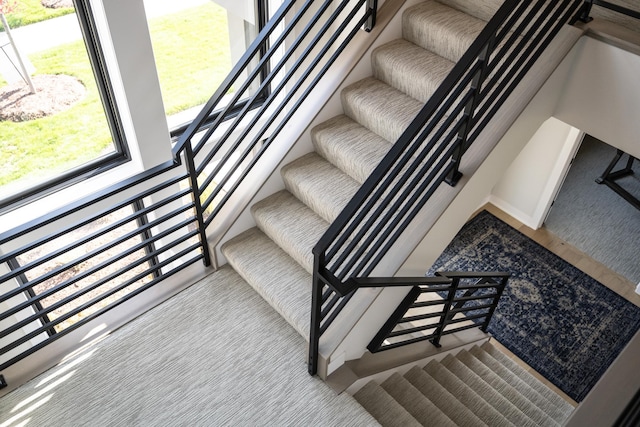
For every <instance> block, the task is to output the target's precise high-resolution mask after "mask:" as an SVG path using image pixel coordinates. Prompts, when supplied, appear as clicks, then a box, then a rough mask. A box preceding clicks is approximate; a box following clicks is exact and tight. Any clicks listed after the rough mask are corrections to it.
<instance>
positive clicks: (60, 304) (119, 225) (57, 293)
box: [0, 162, 206, 371]
mask: <svg viewBox="0 0 640 427" xmlns="http://www.w3.org/2000/svg"><path fill="white" fill-rule="evenodd" d="M188 178H189V177H188V175H187V174H186V171H185V170H184V168H183V167H181V164H180V163H178V162H176V163H174V162H171V163H169V164H165V165H162V166H159V167H157V168H155V169H153V170H150V171H148V172H146V173H143V174H140V175H138V176H136V177H133V178H131V179H128V180H126V181H123V182H120V183H118V184H117V185H114V186H112V187H109V188H107V189H106V190H103V191H101V192H99V193H96V194H93V195H91V196H90V197H87V198H85V199H83V200H81V201H79V202H77V203H74V204H73V205H70V206H66V207H65V208H63V209H60V210H59V211H56V212H53V213H51V214H48V215H45V216H42V217H40V218H38V219H36V220H33V221H31V222H28V223H26V224H23V225H22V226H20V227H17V228H14V229H13V230H10V231H7V232H4V233H2V234H0V246H1V247H2V248H3V253H2V254H1V255H0V265H3V264H4V265H7V266H9V268H8V269H7V272H5V273H4V274H2V275H0V285H1V286H2V293H0V303H4V304H3V305H4V306H5V307H6V308H5V309H4V310H3V311H2V312H0V322H3V324H4V325H5V326H4V327H3V328H2V329H1V330H0V340H2V341H1V342H2V343H3V345H2V347H1V348H0V354H1V355H3V356H5V360H4V361H3V363H1V364H0V371H1V370H3V369H6V368H7V367H8V366H10V365H12V364H14V363H16V362H17V361H18V360H21V359H22V358H24V357H26V356H28V355H29V354H32V353H34V352H35V351H37V350H39V349H41V348H43V347H45V346H46V345H48V344H49V343H51V342H52V341H54V340H57V339H59V338H61V337H62V336H64V335H66V334H68V333H70V332H72V331H73V330H75V329H77V328H78V327H80V326H82V325H84V324H85V323H86V322H88V321H89V320H92V319H94V318H96V317H97V316H100V315H101V314H103V313H105V312H106V311H108V310H111V309H113V308H114V307H116V306H118V305H120V304H122V303H124V302H125V301H128V300H129V299H131V298H133V297H134V296H135V295H138V294H139V293H141V292H143V291H145V290H146V289H149V288H151V287H153V286H155V285H156V284H158V283H159V282H161V281H162V280H164V279H166V278H168V277H170V276H172V275H174V274H176V273H177V272H179V271H181V270H183V269H185V268H187V267H189V266H190V265H192V264H194V263H195V262H197V261H200V260H205V262H206V256H205V251H204V250H203V248H204V247H205V246H206V245H205V244H203V242H202V241H201V240H200V239H199V234H198V227H197V219H196V216H195V210H194V207H195V204H194V203H193V199H194V197H193V191H192V189H191V187H190V186H189V182H188ZM154 181H156V183H155V185H154V184H153V183H154ZM96 205H104V206H106V207H105V208H103V209H98V212H95V209H94V208H95V206H96ZM89 211H93V213H91V214H88V212H89ZM52 230H55V231H52ZM19 331H23V332H24V333H18V332H19ZM25 331H26V332H25ZM9 354H13V356H12V357H7V355H9Z"/></svg>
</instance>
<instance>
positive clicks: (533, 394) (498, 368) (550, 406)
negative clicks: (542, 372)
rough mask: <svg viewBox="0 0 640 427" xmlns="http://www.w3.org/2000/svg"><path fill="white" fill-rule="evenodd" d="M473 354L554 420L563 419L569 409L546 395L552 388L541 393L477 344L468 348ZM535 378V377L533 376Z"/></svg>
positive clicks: (549, 393)
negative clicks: (559, 405) (558, 404)
mask: <svg viewBox="0 0 640 427" xmlns="http://www.w3.org/2000/svg"><path fill="white" fill-rule="evenodd" d="M469 353H471V354H472V355H473V356H475V357H476V358H477V359H478V360H479V361H480V362H482V363H483V364H484V365H485V366H487V367H488V368H489V369H491V370H492V371H493V372H495V373H496V375H498V377H500V378H502V379H503V380H505V381H506V382H507V383H508V384H509V385H511V386H512V387H514V388H516V389H518V391H520V393H522V394H523V395H525V396H526V397H527V398H528V399H529V400H531V401H532V402H533V403H535V404H536V406H538V407H539V408H540V409H542V410H543V411H544V412H545V413H547V414H549V416H551V418H553V419H554V420H556V421H558V422H561V421H564V420H565V419H566V418H567V417H568V416H569V414H570V413H571V411H566V408H561V407H558V406H556V404H555V403H554V402H552V401H551V400H549V399H548V398H547V395H555V396H557V394H556V393H553V391H552V390H550V389H548V388H547V389H546V391H547V393H544V394H541V393H540V392H538V390H537V389H535V388H533V387H532V386H531V385H530V384H529V383H528V382H526V381H525V380H524V379H523V378H520V377H519V376H518V375H516V374H514V373H513V372H512V371H510V370H509V369H508V368H507V367H505V366H504V365H502V364H501V363H500V362H498V361H497V360H496V359H494V358H493V357H492V356H491V355H490V354H489V353H487V352H486V351H484V350H483V349H481V348H480V347H478V346H474V347H473V348H472V349H471V350H469ZM534 379H535V378H534Z"/></svg>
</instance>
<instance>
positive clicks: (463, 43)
mask: <svg viewBox="0 0 640 427" xmlns="http://www.w3.org/2000/svg"><path fill="white" fill-rule="evenodd" d="M485 25H486V22H485V21H483V20H481V19H478V18H475V17H473V16H470V15H467V14H466V13H464V12H460V11H458V10H456V9H453V8H450V7H448V6H445V5H443V4H441V3H439V2H437V1H434V0H429V1H425V2H422V3H419V4H417V5H415V6H412V7H410V8H408V9H407V10H406V11H405V12H404V14H403V16H402V36H403V38H404V39H406V40H408V41H410V42H412V43H414V44H417V45H418V46H421V47H423V48H424V49H427V50H429V51H431V52H433V53H435V54H437V55H440V56H442V57H443V58H446V59H448V60H450V61H453V62H457V61H458V60H459V59H460V58H461V57H462V55H463V54H464V53H465V52H466V50H467V49H468V48H469V46H470V45H471V43H473V41H474V40H475V39H476V37H477V36H478V34H480V32H481V31H482V29H483V28H484V26H485Z"/></svg>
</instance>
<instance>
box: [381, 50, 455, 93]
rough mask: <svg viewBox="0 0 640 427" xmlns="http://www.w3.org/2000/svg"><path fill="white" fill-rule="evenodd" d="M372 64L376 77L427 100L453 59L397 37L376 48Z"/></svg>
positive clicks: (451, 65) (445, 74) (448, 70)
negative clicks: (450, 59)
mask: <svg viewBox="0 0 640 427" xmlns="http://www.w3.org/2000/svg"><path fill="white" fill-rule="evenodd" d="M372 65H373V76H374V77H375V78H377V79H378V80H381V81H383V82H385V83H387V84H388V85H390V86H393V87H394V88H396V89H398V90H400V91H402V92H404V93H406V94H407V95H409V96H411V97H412V98H415V99H417V100H419V101H422V102H427V100H428V99H429V98H430V97H431V95H432V94H433V92H435V90H436V89H437V88H438V86H439V85H440V83H442V81H443V80H444V78H445V77H446V76H447V75H448V74H449V72H450V71H451V69H452V68H453V66H454V63H453V62H451V61H449V60H447V59H445V58H443V57H441V56H438V55H436V54H434V53H432V52H429V51H428V50H425V49H423V48H421V47H420V46H417V45H415V44H413V43H411V42H409V41H407V40H404V39H398V40H394V41H392V42H390V43H387V44H385V45H383V46H380V47H379V48H377V49H376V50H374V51H373V53H372ZM425 70H428V72H425Z"/></svg>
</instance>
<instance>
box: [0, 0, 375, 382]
mask: <svg viewBox="0 0 640 427" xmlns="http://www.w3.org/2000/svg"><path fill="white" fill-rule="evenodd" d="M376 10H377V1H375V0H344V1H333V0H325V1H322V2H320V1H314V0H307V1H304V2H302V1H295V0H290V1H285V2H283V4H282V5H281V7H280V8H279V9H278V10H277V11H276V12H275V13H274V15H273V17H272V19H271V20H269V22H268V23H266V25H265V26H264V27H263V29H262V31H261V32H260V34H259V35H258V37H257V38H256V40H255V41H254V42H253V43H252V44H251V46H250V48H249V50H248V51H247V52H246V54H245V55H244V56H243V58H242V59H241V60H240V61H239V63H238V64H237V65H236V66H235V67H234V68H233V70H232V71H231V73H230V75H229V77H227V79H225V81H224V82H223V83H222V85H221V86H220V88H219V89H218V90H217V91H216V93H215V94H214V95H213V96H212V98H211V99H210V100H209V101H208V102H207V104H206V105H205V106H204V108H203V109H202V111H201V112H200V114H199V115H198V117H197V119H196V120H195V121H194V123H192V124H191V125H190V126H189V127H188V128H187V130H186V131H185V132H184V134H183V136H182V137H181V139H180V140H179V141H178V143H177V144H176V145H175V147H174V148H173V160H172V161H169V162H167V163H165V164H162V165H159V166H157V167H155V168H153V169H151V170H149V171H146V172H144V173H141V174H138V175H136V176H134V177H132V178H129V179H126V180H124V181H122V182H119V183H116V184H114V185H112V186H109V187H108V188H106V189H104V190H101V191H99V192H96V193H94V194H92V195H90V196H87V197H85V198H83V199H82V200H80V201H78V202H75V203H72V204H69V205H67V206H65V207H63V208H60V209H58V210H57V211H55V212H52V213H50V214H46V215H43V216H41V217H39V218H37V219H35V220H33V221H30V222H28V223H25V224H23V225H21V226H18V227H16V228H13V229H11V230H7V231H4V232H2V233H0V306H1V307H2V309H1V311H0V372H1V371H2V370H4V369H6V368H7V367H9V366H11V365H13V364H15V363H16V362H18V361H20V360H22V359H23V358H25V357H27V356H28V355H30V354H33V353H34V352H36V351H38V350H40V349H42V348H44V347H45V346H47V345H48V344H50V343H52V342H53V341H55V340H57V339H59V338H61V337H62V336H65V335H67V334H69V333H70V332H72V331H74V330H76V329H77V328H79V327H81V326H83V325H85V324H86V323H87V322H88V321H91V320H93V319H96V318H98V316H100V315H102V314H104V313H106V312H107V311H109V310H111V309H113V308H115V307H117V306H119V305H121V304H123V303H124V302H126V301H128V300H130V299H131V298H133V297H134V296H136V295H138V294H140V293H142V292H144V291H145V290H147V289H149V288H151V287H153V286H155V285H157V284H159V283H160V282H162V281H163V280H165V279H167V278H168V277H171V276H173V275H174V274H176V273H178V272H180V271H182V270H184V269H186V268H188V267H189V266H191V265H194V264H195V263H196V262H199V261H202V262H203V263H204V265H205V266H209V265H210V264H211V255H210V251H209V244H208V243H207V226H209V225H210V224H211V223H212V220H213V219H214V218H215V216H216V215H218V214H219V212H220V209H221V207H222V206H223V205H224V204H225V203H226V202H227V201H228V200H229V199H230V197H231V195H232V194H233V193H234V191H236V189H237V188H238V187H239V185H240V183H241V182H243V181H247V178H249V177H250V176H249V173H250V171H251V170H252V169H253V167H254V166H255V165H256V163H257V161H258V160H259V159H260V157H261V156H262V154H263V153H264V152H265V151H266V150H267V148H268V147H269V146H271V145H274V141H275V138H276V137H277V135H278V134H279V133H280V132H281V131H282V130H283V129H284V127H285V126H286V125H287V123H288V121H289V120H291V118H292V117H293V115H294V114H295V112H296V111H297V110H298V109H299V108H300V107H301V105H302V103H303V101H304V100H305V99H306V98H307V97H308V96H309V94H310V93H311V91H312V90H313V88H314V87H315V86H316V85H317V83H318V81H319V80H320V79H321V78H322V76H323V75H324V73H325V72H326V71H327V69H328V68H329V67H330V66H331V64H332V63H333V62H334V61H335V60H336V59H337V58H338V56H339V55H340V53H341V52H342V51H343V50H344V48H345V46H346V45H347V43H349V41H350V40H351V39H352V38H353V37H354V35H355V34H356V33H357V32H358V31H360V30H361V29H365V30H367V31H369V30H371V28H372V27H373V25H374V23H375V17H376ZM214 111H215V112H217V113H218V114H217V115H216V116H215V117H214V119H213V121H212V120H211V119H210V117H211V113H212V112H214ZM249 181H250V180H249ZM254 184H255V186H259V185H260V183H254ZM2 379H3V377H2V375H0V388H2V387H3V386H5V385H6V383H3V382H2V381H1V380H2Z"/></svg>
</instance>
